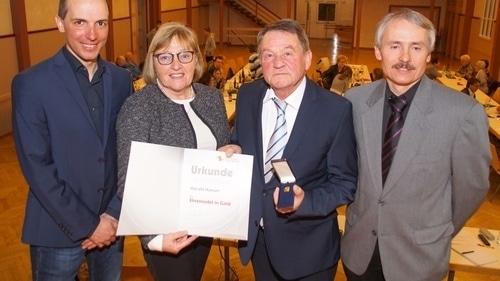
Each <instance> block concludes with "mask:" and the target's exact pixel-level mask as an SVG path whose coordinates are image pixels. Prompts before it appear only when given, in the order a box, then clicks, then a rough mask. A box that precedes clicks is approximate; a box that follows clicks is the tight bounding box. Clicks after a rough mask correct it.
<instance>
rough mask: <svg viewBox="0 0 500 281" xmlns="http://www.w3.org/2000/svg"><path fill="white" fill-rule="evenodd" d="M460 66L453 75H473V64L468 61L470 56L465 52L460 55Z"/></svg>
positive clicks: (469, 76)
mask: <svg viewBox="0 0 500 281" xmlns="http://www.w3.org/2000/svg"><path fill="white" fill-rule="evenodd" d="M460 64H461V66H460V67H459V68H458V69H457V71H455V76H457V77H462V78H465V79H469V78H471V77H474V76H475V70H474V66H472V64H471V63H470V56H469V55H467V54H465V55H462V56H460Z"/></svg>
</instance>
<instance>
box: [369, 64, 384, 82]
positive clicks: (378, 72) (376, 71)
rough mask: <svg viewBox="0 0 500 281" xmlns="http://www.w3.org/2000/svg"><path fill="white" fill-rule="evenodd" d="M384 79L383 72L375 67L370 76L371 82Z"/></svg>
mask: <svg viewBox="0 0 500 281" xmlns="http://www.w3.org/2000/svg"><path fill="white" fill-rule="evenodd" d="M384 77H385V75H384V71H383V70H382V68H380V67H375V68H374V69H373V72H372V73H371V74H370V78H371V79H372V81H375V80H379V79H383V78H384Z"/></svg>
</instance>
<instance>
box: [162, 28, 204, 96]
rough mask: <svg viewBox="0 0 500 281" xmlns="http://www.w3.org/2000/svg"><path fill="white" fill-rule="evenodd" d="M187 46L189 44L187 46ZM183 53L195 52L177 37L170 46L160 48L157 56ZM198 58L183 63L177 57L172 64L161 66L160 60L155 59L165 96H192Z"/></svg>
mask: <svg viewBox="0 0 500 281" xmlns="http://www.w3.org/2000/svg"><path fill="white" fill-rule="evenodd" d="M186 45H187V44H186ZM182 51H193V50H191V49H189V48H188V47H187V46H185V45H184V44H181V43H180V42H179V40H178V39H177V37H174V38H172V41H171V42H170V45H169V46H166V47H163V48H160V49H158V50H156V51H155V54H161V53H173V54H177V53H179V52H182ZM197 61H198V57H197V56H196V55H194V58H193V61H191V62H189V63H181V62H180V61H179V58H178V57H177V55H174V60H173V61H172V63H171V64H168V65H161V64H160V63H159V62H158V59H156V58H154V69H155V73H156V76H157V77H158V80H159V81H160V83H161V86H162V87H163V88H164V91H165V92H166V93H165V94H166V95H167V96H168V97H169V98H171V99H188V98H190V97H191V96H192V94H191V84H192V83H193V77H194V72H195V68H196V63H197Z"/></svg>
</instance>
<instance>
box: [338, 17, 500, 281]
mask: <svg viewBox="0 0 500 281" xmlns="http://www.w3.org/2000/svg"><path fill="white" fill-rule="evenodd" d="M435 34H436V30H435V29H434V27H433V24H432V22H430V21H429V20H428V19H427V18H425V17H424V16H423V15H421V14H419V13H417V12H415V11H412V10H409V9H402V10H400V11H398V12H395V13H391V14H388V15H387V16H386V17H384V19H382V21H381V22H380V23H379V24H378V26H377V29H376V31H375V56H376V57H377V59H378V60H380V61H381V63H382V68H383V71H384V74H385V78H384V79H381V80H377V81H374V82H373V83H371V84H369V85H366V86H361V87H356V88H353V89H351V90H350V91H348V92H347V93H346V97H347V99H349V100H350V101H351V102H352V105H353V118H354V130H355V134H356V141H357V143H358V165H359V175H358V189H357V192H356V195H355V198H354V201H353V203H351V204H350V205H349V206H348V207H347V211H346V226H345V235H344V236H343V237H342V240H341V258H342V261H343V266H344V271H345V273H346V276H347V280H349V281H357V280H370V281H373V280H442V279H443V278H444V277H445V276H446V274H447V272H448V266H449V257H450V242H451V239H452V238H453V236H454V235H456V234H457V233H458V232H459V231H460V229H461V228H462V227H463V226H464V224H465V222H466V221H467V219H468V218H469V217H470V216H471V215H472V214H473V213H474V212H475V211H476V209H477V208H478V207H479V205H480V204H481V203H482V202H483V200H484V198H485V196H486V194H487V192H488V189H489V182H488V174H489V164H490V160H491V157H490V153H489V145H488V121H487V120H486V115H485V114H484V109H483V108H482V105H481V104H480V103H478V102H476V101H474V100H473V99H471V98H470V97H467V96H466V95H461V94H460V93H459V92H457V91H455V90H453V89H451V88H447V87H445V86H443V85H441V84H439V83H437V82H435V81H432V80H430V79H429V78H428V77H427V76H426V75H425V74H424V73H425V67H426V64H427V63H428V62H429V61H430V58H431V52H432V51H433V47H434V42H435Z"/></svg>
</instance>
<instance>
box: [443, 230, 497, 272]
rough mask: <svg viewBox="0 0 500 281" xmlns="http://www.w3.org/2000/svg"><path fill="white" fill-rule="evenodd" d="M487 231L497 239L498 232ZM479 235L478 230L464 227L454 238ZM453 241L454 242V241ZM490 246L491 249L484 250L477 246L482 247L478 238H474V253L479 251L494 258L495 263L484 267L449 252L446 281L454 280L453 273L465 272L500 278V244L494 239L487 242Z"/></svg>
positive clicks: (452, 251)
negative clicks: (462, 235) (463, 235)
mask: <svg viewBox="0 0 500 281" xmlns="http://www.w3.org/2000/svg"><path fill="white" fill-rule="evenodd" d="M489 231H490V232H491V233H492V234H493V235H494V236H495V237H497V235H498V232H499V231H498V230H492V229H489ZM478 233H479V229H478V228H475V227H464V228H462V230H461V231H460V233H459V234H457V236H456V237H458V236H459V235H461V234H466V235H473V236H474V237H477V234H478ZM454 241H456V240H455V239H454ZM489 242H490V244H491V248H486V247H480V246H478V245H477V244H480V245H482V243H481V240H479V238H476V240H474V243H475V244H474V245H473V248H474V250H476V251H481V252H483V253H485V254H487V255H489V256H492V257H494V258H496V261H494V262H492V263H488V264H484V265H479V266H478V265H475V264H474V263H472V262H471V261H469V260H468V259H466V258H465V257H464V256H462V255H460V254H459V253H457V252H456V251H454V250H451V256H450V269H449V273H448V281H452V280H454V278H455V271H466V272H473V273H481V274H489V275H499V276H500V244H498V243H497V242H495V239H494V240H493V241H489Z"/></svg>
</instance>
